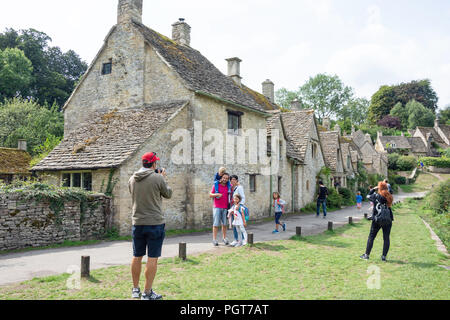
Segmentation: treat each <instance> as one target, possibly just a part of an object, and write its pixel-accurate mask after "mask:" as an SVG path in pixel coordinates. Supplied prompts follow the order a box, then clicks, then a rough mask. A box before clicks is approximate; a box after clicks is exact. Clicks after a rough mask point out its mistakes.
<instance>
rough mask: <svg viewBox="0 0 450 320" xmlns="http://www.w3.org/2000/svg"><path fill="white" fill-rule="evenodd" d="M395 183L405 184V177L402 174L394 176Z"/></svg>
mask: <svg viewBox="0 0 450 320" xmlns="http://www.w3.org/2000/svg"><path fill="white" fill-rule="evenodd" d="M394 182H395V184H406V178H405V177H402V176H394Z"/></svg>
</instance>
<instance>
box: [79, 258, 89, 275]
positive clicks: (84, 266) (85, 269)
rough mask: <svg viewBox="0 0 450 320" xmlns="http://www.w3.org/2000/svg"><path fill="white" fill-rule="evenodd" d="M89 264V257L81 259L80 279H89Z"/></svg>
mask: <svg viewBox="0 0 450 320" xmlns="http://www.w3.org/2000/svg"><path fill="white" fill-rule="evenodd" d="M90 264H91V257H89V256H83V257H81V277H82V278H89V277H90V269H91V268H90Z"/></svg>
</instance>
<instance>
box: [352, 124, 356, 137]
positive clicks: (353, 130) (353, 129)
mask: <svg viewBox="0 0 450 320" xmlns="http://www.w3.org/2000/svg"><path fill="white" fill-rule="evenodd" d="M355 133H356V129H355V126H352V136H353V135H354V134H355Z"/></svg>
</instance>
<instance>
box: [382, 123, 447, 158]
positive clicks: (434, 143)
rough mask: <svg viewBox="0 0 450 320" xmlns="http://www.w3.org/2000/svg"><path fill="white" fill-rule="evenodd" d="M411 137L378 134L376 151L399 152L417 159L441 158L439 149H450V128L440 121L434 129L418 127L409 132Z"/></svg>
mask: <svg viewBox="0 0 450 320" xmlns="http://www.w3.org/2000/svg"><path fill="white" fill-rule="evenodd" d="M409 133H410V134H411V137H405V136H404V134H402V135H401V136H383V134H382V133H378V139H377V142H376V149H377V151H378V152H382V153H388V152H399V153H402V154H405V155H411V156H415V157H426V156H429V157H439V156H440V153H439V152H438V151H437V149H438V148H442V149H446V148H450V126H448V125H444V124H440V123H439V119H436V120H435V122H434V127H432V128H431V127H417V128H416V129H415V130H411V131H409Z"/></svg>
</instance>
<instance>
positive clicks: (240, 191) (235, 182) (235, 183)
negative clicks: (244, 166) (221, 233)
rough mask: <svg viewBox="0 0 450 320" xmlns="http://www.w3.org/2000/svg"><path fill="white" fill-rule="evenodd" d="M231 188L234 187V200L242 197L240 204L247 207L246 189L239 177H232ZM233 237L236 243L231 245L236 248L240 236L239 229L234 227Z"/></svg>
mask: <svg viewBox="0 0 450 320" xmlns="http://www.w3.org/2000/svg"><path fill="white" fill-rule="evenodd" d="M231 186H232V192H233V198H234V197H235V196H236V195H239V196H240V197H241V201H240V204H241V205H245V193H244V187H243V186H242V185H241V184H240V183H239V177H238V176H236V175H233V176H231ZM231 219H234V218H233V215H231ZM233 235H234V241H233V242H232V243H231V244H230V246H232V247H234V246H235V245H236V244H237V243H238V242H239V234H238V230H237V227H236V226H234V227H233Z"/></svg>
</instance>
